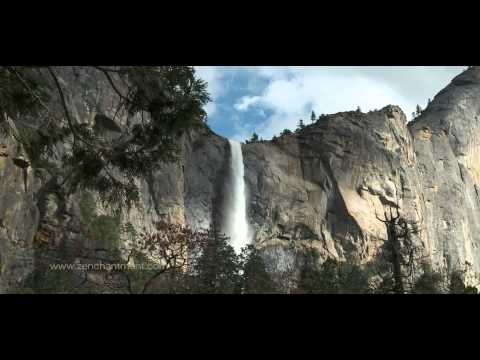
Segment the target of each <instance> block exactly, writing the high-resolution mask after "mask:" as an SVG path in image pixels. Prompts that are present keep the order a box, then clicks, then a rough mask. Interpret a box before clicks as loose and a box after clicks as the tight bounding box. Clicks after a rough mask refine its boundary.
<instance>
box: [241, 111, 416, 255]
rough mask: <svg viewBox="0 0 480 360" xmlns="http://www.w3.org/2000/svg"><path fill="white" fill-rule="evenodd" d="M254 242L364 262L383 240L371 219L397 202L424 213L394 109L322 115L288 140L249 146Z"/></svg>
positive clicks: (407, 139) (406, 136)
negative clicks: (312, 248)
mask: <svg viewBox="0 0 480 360" xmlns="http://www.w3.org/2000/svg"><path fill="white" fill-rule="evenodd" d="M245 164H246V177H247V186H248V188H249V191H250V207H249V209H250V212H249V214H250V217H251V222H252V226H253V227H254V228H255V230H256V235H255V238H256V241H257V242H258V243H259V244H261V246H263V247H265V248H266V250H267V251H268V248H269V246H270V245H272V246H278V243H279V242H281V243H283V244H284V245H285V246H290V247H292V246H293V247H296V248H297V249H298V250H301V248H302V247H306V246H313V247H315V248H317V249H318V250H319V251H320V253H321V255H322V256H323V258H327V257H333V258H336V259H340V260H349V261H355V262H360V263H366V262H368V261H370V260H372V258H373V257H374V256H375V254H376V252H377V250H378V247H379V246H380V245H381V244H382V242H383V240H384V239H385V237H386V231H385V227H384V224H383V223H381V222H380V221H378V219H377V217H376V214H377V215H379V216H383V213H384V210H386V209H389V206H390V205H396V203H397V201H398V203H399V205H400V206H401V208H402V211H403V213H404V216H405V217H407V218H408V219H410V220H412V221H418V220H419V219H420V218H421V216H422V214H423V211H424V209H423V208H422V203H421V200H420V194H421V191H420V189H421V185H420V182H419V177H418V173H417V169H416V166H415V154H414V148H413V139H412V137H411V135H410V132H409V130H408V127H407V122H406V118H405V115H404V114H403V112H402V111H401V110H400V108H398V107H396V106H387V107H385V108H384V109H382V110H380V111H374V112H370V113H367V114H364V113H361V112H345V113H338V114H334V115H330V116H327V117H325V118H322V119H321V120H319V121H317V122H316V123H315V124H312V125H310V126H308V127H307V128H306V129H304V130H303V131H301V132H300V133H298V134H296V135H293V136H284V137H281V138H280V139H279V140H277V141H275V142H263V143H256V144H251V145H247V146H246V150H245Z"/></svg>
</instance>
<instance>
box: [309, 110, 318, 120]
mask: <svg viewBox="0 0 480 360" xmlns="http://www.w3.org/2000/svg"><path fill="white" fill-rule="evenodd" d="M310 120H311V121H312V123H314V122H315V121H316V120H317V116H316V115H315V111H313V110H312V115H311V116H310Z"/></svg>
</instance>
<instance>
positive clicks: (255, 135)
mask: <svg viewBox="0 0 480 360" xmlns="http://www.w3.org/2000/svg"><path fill="white" fill-rule="evenodd" d="M257 141H258V135H257V133H253V134H252V137H251V138H250V141H248V140H247V141H246V142H247V144H249V143H254V142H257Z"/></svg>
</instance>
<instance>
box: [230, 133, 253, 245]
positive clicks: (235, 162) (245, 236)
mask: <svg viewBox="0 0 480 360" xmlns="http://www.w3.org/2000/svg"><path fill="white" fill-rule="evenodd" d="M228 141H229V143H230V152H231V161H230V179H231V184H230V186H231V187H230V191H231V192H232V193H231V194H230V196H229V199H230V201H229V204H228V206H227V208H226V211H227V213H226V224H225V225H226V226H225V234H226V235H227V236H228V237H229V238H230V245H232V247H233V248H234V250H235V252H236V253H237V254H238V253H240V250H241V248H242V247H245V246H247V244H248V243H249V242H250V239H249V237H250V234H249V226H248V221H247V206H246V193H245V179H244V168H243V155H242V146H241V144H240V143H238V142H236V141H233V140H228Z"/></svg>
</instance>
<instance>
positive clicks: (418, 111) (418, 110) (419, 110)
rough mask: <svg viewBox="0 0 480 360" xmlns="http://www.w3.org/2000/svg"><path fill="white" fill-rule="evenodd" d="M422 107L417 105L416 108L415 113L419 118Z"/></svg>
mask: <svg viewBox="0 0 480 360" xmlns="http://www.w3.org/2000/svg"><path fill="white" fill-rule="evenodd" d="M422 111H423V110H422V107H421V106H420V105H417V107H416V112H417V116H419V115H420V114H421V113H422Z"/></svg>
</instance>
